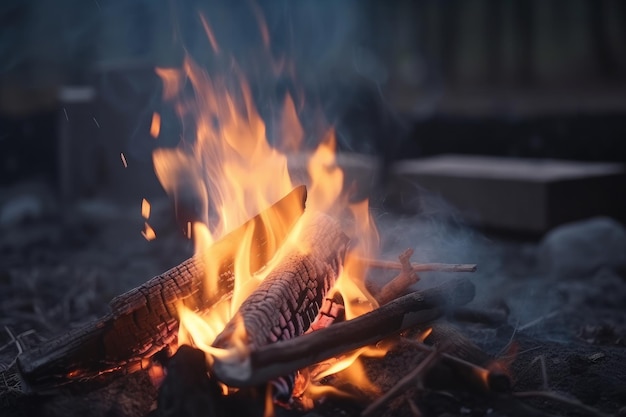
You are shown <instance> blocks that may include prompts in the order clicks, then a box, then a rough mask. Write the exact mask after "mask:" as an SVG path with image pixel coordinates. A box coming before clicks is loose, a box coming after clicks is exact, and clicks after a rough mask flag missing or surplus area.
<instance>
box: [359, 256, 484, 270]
mask: <svg viewBox="0 0 626 417" xmlns="http://www.w3.org/2000/svg"><path fill="white" fill-rule="evenodd" d="M360 261H361V262H363V263H364V264H366V265H367V266H369V267H370V268H378V269H393V270H402V264H401V263H400V262H394V261H383V260H379V259H369V258H360ZM411 267H412V268H413V270H414V271H415V272H431V271H439V272H476V271H477V270H478V265H476V264H445V263H415V262H413V263H411Z"/></svg>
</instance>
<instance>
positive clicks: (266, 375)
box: [212, 279, 474, 387]
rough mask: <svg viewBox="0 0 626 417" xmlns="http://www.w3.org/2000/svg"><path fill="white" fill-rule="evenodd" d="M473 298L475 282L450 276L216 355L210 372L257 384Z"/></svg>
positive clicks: (226, 379) (240, 383)
mask: <svg viewBox="0 0 626 417" xmlns="http://www.w3.org/2000/svg"><path fill="white" fill-rule="evenodd" d="M473 298H474V285H473V284H472V283H471V282H470V281H469V280H467V279H454V280H450V281H448V282H446V283H445V284H442V285H440V286H438V287H435V288H430V289H427V290H423V291H417V292H414V293H411V294H408V295H405V296H403V297H400V298H398V299H396V300H394V301H391V302H389V303H388V304H386V305H384V306H382V307H380V308H378V309H375V310H373V311H371V312H369V313H367V314H364V315H362V316H360V317H357V318H355V319H352V320H349V321H345V322H341V323H337V324H334V325H332V326H330V327H328V328H325V329H321V330H317V331H315V332H312V333H309V334H305V335H302V336H300V337H297V338H294V339H289V340H283V341H279V342H277V343H272V344H268V345H264V346H261V347H254V346H253V347H252V348H251V350H250V351H249V353H248V354H247V355H245V356H244V357H241V356H239V357H230V358H215V362H214V363H213V366H212V372H213V374H214V375H215V376H216V377H217V378H218V379H219V380H220V381H222V382H224V383H225V384H227V385H230V386H233V387H246V386H255V385H259V384H262V383H264V382H266V381H269V380H271V379H273V378H277V377H280V376H283V375H288V374H290V373H292V372H295V371H297V370H298V369H302V368H305V367H307V366H310V365H312V364H314V363H317V362H320V361H323V360H326V359H329V358H331V357H333V356H335V355H338V354H341V353H345V352H348V351H351V350H354V349H357V348H359V347H362V346H365V345H369V344H373V343H376V342H378V341H380V340H382V339H384V338H385V337H388V336H390V335H393V334H395V333H398V332H400V331H402V330H405V329H407V328H409V327H412V326H416V325H419V324H423V323H426V322H430V321H432V320H434V319H435V318H437V317H439V316H441V315H442V314H443V313H444V312H445V311H446V310H447V309H448V308H450V307H453V306H458V305H463V304H466V303H468V302H470V301H471V300H472V299H473Z"/></svg>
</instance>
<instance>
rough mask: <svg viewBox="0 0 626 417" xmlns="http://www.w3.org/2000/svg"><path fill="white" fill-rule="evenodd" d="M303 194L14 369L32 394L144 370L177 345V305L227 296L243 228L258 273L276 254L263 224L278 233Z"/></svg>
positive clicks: (201, 304)
mask: <svg viewBox="0 0 626 417" xmlns="http://www.w3.org/2000/svg"><path fill="white" fill-rule="evenodd" d="M305 200H306V189H305V188H304V187H303V186H302V187H298V188H296V189H294V190H293V191H292V192H291V193H290V194H288V195H287V196H286V197H284V198H283V199H282V200H280V201H279V202H277V203H276V204H274V205H273V206H272V207H270V208H268V209H267V210H265V211H264V212H262V213H260V214H259V215H257V216H255V217H254V218H252V219H250V220H249V221H248V222H246V223H245V224H244V225H242V226H241V227H239V228H238V229H236V230H234V231H233V232H231V233H229V234H228V235H226V236H225V237H224V238H222V239H220V240H219V241H217V242H216V243H215V244H214V245H212V246H211V247H210V248H209V249H207V251H206V253H203V254H202V255H201V256H197V255H196V256H194V257H192V258H190V259H188V260H186V261H185V262H183V263H181V264H180V265H178V266H176V267H174V268H172V269H170V270H169V271H167V272H165V273H163V274H161V275H158V276H156V277H154V278H152V279H151V280H149V281H148V282H146V283H145V284H143V285H141V286H140V287H138V288H135V289H133V290H130V291H129V292H127V293H125V294H123V295H121V296H119V297H116V298H115V299H113V300H112V301H111V303H110V306H111V313H109V314H107V315H106V316H104V317H102V318H101V319H99V320H97V321H95V322H92V323H89V324H87V325H85V326H84V327H82V328H79V329H76V330H73V331H70V332H68V333H66V334H63V335H61V336H59V337H57V338H55V339H51V340H50V341H48V342H46V343H44V344H43V345H41V346H40V347H38V348H36V349H33V350H31V351H27V352H24V353H23V354H22V355H20V356H19V358H18V363H17V364H18V369H19V372H20V375H21V377H22V379H23V380H24V381H25V382H26V383H27V385H28V386H29V388H30V389H32V390H34V391H42V390H46V389H49V388H57V387H59V386H63V385H67V384H70V383H72V382H77V381H80V382H82V383H83V384H81V385H82V386H85V387H86V386H88V384H85V382H87V381H92V382H96V383H106V382H108V381H110V380H111V378H112V377H114V376H117V375H123V374H127V373H130V372H134V371H137V370H140V369H142V368H144V367H145V366H146V365H147V364H148V363H149V361H148V360H147V359H148V358H150V357H151V356H152V355H154V354H155V353H157V352H159V351H160V350H162V349H163V348H166V347H167V346H168V344H169V343H171V342H172V341H174V340H175V337H176V330H177V328H178V318H177V313H176V304H177V303H178V302H183V303H184V304H185V305H186V306H187V307H189V308H191V309H197V308H208V307H209V306H211V305H212V304H214V303H215V302H217V301H219V300H221V299H224V298H226V297H228V296H229V295H230V294H231V293H232V289H233V283H234V275H233V256H234V254H235V251H236V249H237V245H238V243H239V242H240V241H241V240H242V237H243V235H244V233H245V232H246V230H247V227H249V226H251V225H254V226H255V228H254V235H253V249H254V250H255V251H256V256H254V257H253V259H252V261H251V268H250V269H251V271H257V270H258V269H260V268H262V267H263V265H265V263H267V261H268V260H269V259H270V258H271V257H272V256H273V255H274V253H273V252H270V250H268V249H267V248H268V247H270V245H267V241H268V236H267V235H266V229H265V228H264V227H262V225H263V220H265V219H268V218H270V219H272V220H275V221H279V222H281V224H282V225H284V226H285V227H284V228H283V232H284V234H283V235H282V236H276V238H277V240H278V242H281V241H283V240H284V239H285V238H286V235H287V232H288V231H289V230H290V229H291V227H292V226H293V225H294V224H295V222H296V221H297V220H298V218H299V217H300V215H301V214H302V212H303V210H304V202H305ZM209 261H210V262H215V264H217V265H219V266H218V268H217V270H218V271H219V272H218V275H219V280H218V281H219V282H218V286H217V291H216V292H215V293H214V294H207V291H205V288H204V278H205V271H206V270H207V264H206V262H209Z"/></svg>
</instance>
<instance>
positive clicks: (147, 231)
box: [141, 222, 156, 242]
mask: <svg viewBox="0 0 626 417" xmlns="http://www.w3.org/2000/svg"><path fill="white" fill-rule="evenodd" d="M141 234H142V236H143V237H144V238H145V239H146V240H147V241H148V242H149V241H151V240H154V239H156V233H155V231H154V229H153V228H152V227H151V226H150V225H149V224H148V222H145V223H144V229H143V230H142V231H141Z"/></svg>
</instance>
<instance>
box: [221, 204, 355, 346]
mask: <svg viewBox="0 0 626 417" xmlns="http://www.w3.org/2000/svg"><path fill="white" fill-rule="evenodd" d="M301 221H302V222H303V230H302V231H301V232H300V236H301V238H300V239H299V242H298V245H297V246H296V247H294V248H293V249H292V250H291V251H290V253H288V254H287V255H286V256H285V258H284V259H282V260H281V261H280V264H279V265H278V266H277V267H276V268H275V269H274V270H273V271H272V272H271V273H270V274H269V275H268V276H267V277H266V278H265V279H264V280H263V281H262V282H261V283H260V284H259V286H258V287H257V289H256V290H255V291H254V292H253V293H252V294H250V296H249V297H248V298H246V300H245V301H244V302H243V303H242V304H241V306H240V307H239V309H238V311H237V313H236V314H235V316H234V317H233V318H232V320H230V322H229V323H228V324H227V325H226V327H225V328H224V330H223V331H222V333H220V334H219V335H218V336H217V338H216V339H215V342H214V344H213V345H214V346H215V347H219V348H223V349H229V348H232V347H233V345H234V343H233V337H232V336H233V333H235V332H236V330H237V326H238V323H242V322H243V324H244V327H245V329H246V340H245V343H246V345H248V346H249V347H250V348H255V347H260V346H263V345H266V344H268V343H274V342H277V341H279V340H286V339H291V338H294V337H296V336H300V335H302V334H304V332H306V331H307V330H308V328H309V326H310V325H311V323H312V322H313V320H314V319H315V318H316V316H317V314H318V312H319V310H320V307H321V305H322V303H323V301H324V298H325V296H326V293H327V292H328V291H329V290H330V289H331V288H332V286H333V285H334V284H335V280H336V279H337V277H338V275H339V272H340V270H341V268H342V265H343V258H344V255H345V253H346V248H347V244H348V241H349V239H348V237H347V236H346V235H345V234H344V233H343V232H342V230H341V226H340V225H339V222H337V221H336V220H335V219H333V218H332V217H330V216H328V215H326V214H323V213H306V214H305V215H304V216H303V217H302V219H301ZM301 248H302V249H301Z"/></svg>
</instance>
